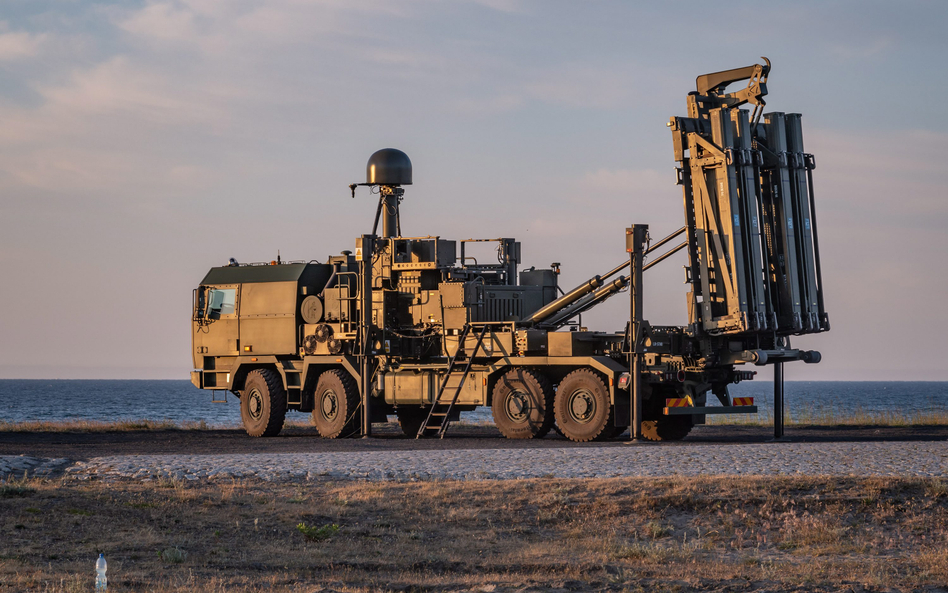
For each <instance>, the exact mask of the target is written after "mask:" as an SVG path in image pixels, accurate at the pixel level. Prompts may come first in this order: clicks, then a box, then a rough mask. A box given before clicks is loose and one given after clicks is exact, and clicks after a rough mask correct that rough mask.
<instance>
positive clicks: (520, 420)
mask: <svg viewBox="0 0 948 593" xmlns="http://www.w3.org/2000/svg"><path fill="white" fill-rule="evenodd" d="M553 396H554V394H553V384H552V383H551V382H550V380H549V379H548V378H547V376H546V375H544V374H543V373H541V372H539V371H537V370H535V369H526V368H517V369H511V370H509V371H507V372H506V373H505V374H504V375H503V376H502V377H501V378H500V379H499V380H498V381H497V384H496V385H494V390H493V393H492V395H491V412H492V413H493V415H494V425H495V426H496V427H497V429H498V430H500V432H501V434H503V435H504V436H505V437H507V438H508V439H542V438H543V437H545V436H546V435H547V433H548V432H550V429H551V428H553V422H554V421H555V418H554V415H553Z"/></svg>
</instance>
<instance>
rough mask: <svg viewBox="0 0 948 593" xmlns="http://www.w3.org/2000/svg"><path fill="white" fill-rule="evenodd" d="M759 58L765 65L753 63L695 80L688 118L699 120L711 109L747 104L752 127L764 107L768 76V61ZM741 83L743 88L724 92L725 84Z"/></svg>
mask: <svg viewBox="0 0 948 593" xmlns="http://www.w3.org/2000/svg"><path fill="white" fill-rule="evenodd" d="M762 59H763V60H764V62H765V64H754V65H753V66H745V67H743V68H734V69H732V70H723V71H721V72H711V73H710V74H702V75H701V76H699V77H698V78H697V79H696V80H695V86H696V88H697V92H696V93H693V94H692V95H691V96H690V97H689V98H688V104H689V110H690V111H691V113H690V114H689V117H700V116H701V115H702V114H707V112H708V111H709V110H710V109H712V108H715V107H740V106H741V105H744V104H745V103H750V104H751V105H754V113H753V116H752V118H751V120H752V121H753V122H754V126H755V127H756V126H757V122H758V120H759V119H760V114H761V113H763V109H764V105H766V102H765V101H764V95H766V94H767V76H769V75H770V60H768V59H767V58H762ZM741 80H746V81H747V86H746V87H744V88H743V89H741V90H739V91H736V92H733V93H725V92H724V90H725V88H727V86H728V85H730V84H732V83H735V82H739V81H741Z"/></svg>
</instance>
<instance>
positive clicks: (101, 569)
mask: <svg viewBox="0 0 948 593" xmlns="http://www.w3.org/2000/svg"><path fill="white" fill-rule="evenodd" d="M108 569H109V565H108V563H106V561H105V555H104V554H99V559H98V560H96V561H95V590H96V591H105V590H106V589H107V588H108V586H109V579H108V577H106V576H105V571H107V570H108Z"/></svg>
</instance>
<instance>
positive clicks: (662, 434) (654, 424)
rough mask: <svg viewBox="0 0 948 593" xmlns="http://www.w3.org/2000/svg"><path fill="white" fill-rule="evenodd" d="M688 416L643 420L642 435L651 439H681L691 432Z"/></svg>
mask: <svg viewBox="0 0 948 593" xmlns="http://www.w3.org/2000/svg"><path fill="white" fill-rule="evenodd" d="M691 426H692V423H691V418H690V417H688V416H667V417H665V418H662V419H660V420H643V421H642V436H643V437H645V438H646V439H648V440H650V441H680V440H681V439H683V438H685V437H686V436H688V433H689V432H691Z"/></svg>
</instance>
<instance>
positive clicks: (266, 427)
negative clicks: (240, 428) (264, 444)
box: [240, 369, 286, 437]
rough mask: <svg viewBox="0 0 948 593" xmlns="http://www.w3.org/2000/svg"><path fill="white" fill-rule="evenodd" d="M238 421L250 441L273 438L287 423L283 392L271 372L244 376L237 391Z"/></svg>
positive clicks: (278, 381) (278, 377)
mask: <svg viewBox="0 0 948 593" xmlns="http://www.w3.org/2000/svg"><path fill="white" fill-rule="evenodd" d="M240 419H241V420H242V421H243V423H244V430H246V431H247V434H249V435H250V436H252V437H274V436H276V435H278V434H280V430H282V429H283V421H284V420H285V419H286V390H285V389H283V381H282V380H281V379H280V374H279V373H278V372H276V371H275V370H273V369H255V370H253V371H250V372H249V373H248V374H247V378H246V379H245V380H244V388H243V389H242V390H241V391H240Z"/></svg>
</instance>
